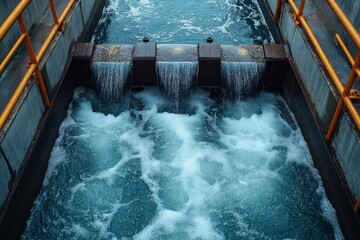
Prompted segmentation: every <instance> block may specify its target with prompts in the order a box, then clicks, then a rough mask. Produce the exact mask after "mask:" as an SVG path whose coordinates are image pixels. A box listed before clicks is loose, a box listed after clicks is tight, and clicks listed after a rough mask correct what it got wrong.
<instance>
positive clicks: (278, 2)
mask: <svg viewBox="0 0 360 240" xmlns="http://www.w3.org/2000/svg"><path fill="white" fill-rule="evenodd" d="M282 1H283V0H278V1H277V3H276V9H275V13H274V22H277V21H278V20H279V16H280V13H281V8H282Z"/></svg>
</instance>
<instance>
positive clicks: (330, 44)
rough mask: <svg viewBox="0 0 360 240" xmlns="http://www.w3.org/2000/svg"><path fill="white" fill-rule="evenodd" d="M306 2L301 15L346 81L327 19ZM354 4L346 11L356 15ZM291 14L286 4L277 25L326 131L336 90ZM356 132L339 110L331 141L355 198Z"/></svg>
mask: <svg viewBox="0 0 360 240" xmlns="http://www.w3.org/2000/svg"><path fill="white" fill-rule="evenodd" d="M268 2H269V5H270V6H271V9H272V10H273V11H274V10H275V6H276V0H269V1H268ZM317 2H319V1H317ZM320 2H321V1H320ZM322 2H325V1H322ZM340 2H344V1H340ZM297 3H299V1H297ZM306 3H307V5H306V8H305V11H304V14H305V16H306V19H307V22H308V23H309V25H310V27H311V28H312V29H313V31H314V33H315V35H316V36H317V38H318V39H319V42H320V44H321V45H322V46H323V48H324V51H325V53H326V54H327V55H328V57H329V59H330V61H331V63H332V64H333V66H334V69H335V71H336V72H337V74H338V76H339V78H340V79H341V80H342V82H343V83H345V81H346V79H347V76H348V74H349V70H350V69H349V66H348V63H347V60H346V59H345V57H344V55H343V54H342V52H341V49H340V47H339V46H337V45H336V43H335V41H334V39H333V34H332V32H331V29H330V28H329V27H328V26H327V24H325V22H326V21H325V22H324V21H322V19H324V18H323V17H322V16H321V15H320V12H319V9H322V8H321V7H319V8H316V7H315V5H314V4H313V2H311V1H306ZM323 4H326V3H323ZM348 4H350V5H353V4H354V3H353V2H351V3H350V2H349V3H348ZM357 5H360V3H357V4H355V5H354V9H352V10H351V11H350V10H349V13H350V15H352V14H355V13H353V12H356V11H357V10H355V9H357ZM291 14H292V10H291V8H290V6H289V5H288V4H287V3H286V4H285V6H284V8H283V11H282V13H281V17H280V21H279V28H280V31H281V33H282V37H283V39H284V41H285V42H287V44H288V46H289V48H290V50H291V55H292V58H293V60H294V62H295V64H296V67H297V69H298V71H299V73H300V75H301V78H302V79H303V82H302V83H300V84H301V85H302V88H303V90H304V94H305V95H306V96H307V98H308V102H309V104H310V108H311V110H312V113H313V115H314V116H315V118H316V120H317V122H318V125H319V127H320V129H321V131H322V132H323V133H326V132H327V130H328V127H329V124H330V122H331V119H332V117H333V114H334V112H335V108H336V105H337V101H338V99H339V93H338V92H337V90H336V88H335V86H334V84H333V82H332V80H331V79H330V77H329V75H328V73H327V72H326V70H325V69H324V67H323V65H322V63H321V62H320V60H319V58H318V57H317V54H316V53H315V51H314V48H313V47H312V45H311V43H309V40H308V38H307V36H306V34H305V33H304V31H303V30H302V28H301V26H296V25H295V24H294V21H293V19H292V17H291ZM327 17H328V16H327ZM355 22H356V24H358V25H359V24H360V22H359V21H356V20H355V21H354V23H355ZM326 23H328V22H326ZM334 24H335V23H334ZM337 25H338V24H337ZM333 27H337V26H333ZM359 135H360V134H359V130H358V129H357V128H356V127H354V126H353V124H352V120H351V119H349V117H348V116H347V115H344V113H342V118H341V121H340V122H339V123H338V125H337V128H336V129H335V133H334V135H333V137H332V139H331V141H330V144H331V146H332V148H333V150H334V153H335V155H336V158H337V160H338V161H339V165H340V166H341V168H342V171H343V172H344V174H345V179H346V181H347V184H348V186H349V188H350V190H351V193H352V195H353V197H354V198H358V197H359V196H360V181H359V174H360V165H359V153H360V137H359ZM356 164H357V165H356Z"/></svg>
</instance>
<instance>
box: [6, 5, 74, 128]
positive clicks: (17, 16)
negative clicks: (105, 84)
mask: <svg viewBox="0 0 360 240" xmlns="http://www.w3.org/2000/svg"><path fill="white" fill-rule="evenodd" d="M31 1H32V0H21V1H20V2H19V4H18V5H17V6H16V7H15V8H14V10H13V11H12V12H11V13H10V15H9V16H8V17H7V18H6V19H5V21H4V22H3V23H2V25H0V41H2V40H3V39H4V38H5V36H6V34H7V33H8V32H9V30H10V28H11V27H12V26H13V25H14V23H15V22H16V21H18V23H19V25H20V29H21V32H22V34H21V35H20V37H19V38H18V39H17V41H16V43H15V44H14V45H13V47H12V48H11V49H10V51H9V52H8V54H7V55H6V56H5V59H4V60H3V61H0V72H2V71H3V70H4V69H5V67H6V66H7V64H8V63H9V62H10V61H11V58H12V57H13V56H14V54H15V53H16V51H17V49H18V48H19V47H20V45H21V44H22V43H23V42H24V43H25V46H26V49H27V51H28V54H29V57H30V65H29V66H28V68H27V70H26V72H25V75H24V76H23V78H22V79H21V81H20V83H19V85H18V86H17V88H16V90H15V91H14V93H13V95H12V96H11V98H10V100H9V102H8V103H7V105H6V106H5V108H4V110H3V112H2V113H1V114H0V129H1V128H2V127H3V126H4V124H5V122H6V121H7V119H8V117H9V116H10V113H11V111H12V110H13V108H14V106H15V104H16V102H17V101H18V99H19V98H20V96H21V94H22V92H23V91H24V89H25V87H26V84H27V83H28V81H29V80H30V78H31V77H32V75H34V76H35V79H36V81H37V83H38V85H39V88H40V92H41V94H42V97H43V101H44V104H45V105H46V106H47V107H49V106H50V101H49V98H48V95H47V92H46V88H45V84H44V80H43V78H42V75H41V71H40V68H39V62H40V61H41V59H42V58H43V56H44V54H45V52H46V50H47V49H48V47H49V46H50V44H51V42H52V41H53V39H54V37H55V35H56V33H57V31H58V30H61V31H63V30H64V28H65V25H64V22H65V18H66V17H67V15H68V13H69V12H70V10H71V8H72V7H73V6H74V4H75V3H76V2H77V1H78V0H68V3H67V5H66V6H65V8H64V10H63V12H62V13H61V15H60V17H58V15H57V12H56V8H55V4H54V0H49V4H50V8H51V12H52V15H53V19H54V26H53V28H52V29H51V31H50V33H49V35H48V37H47V38H46V40H45V42H44V43H43V45H42V47H41V48H40V50H39V52H38V53H37V54H35V52H34V49H33V45H32V43H31V40H30V37H29V34H28V31H27V28H26V24H25V21H24V19H23V17H22V16H21V14H22V12H23V11H24V10H25V9H26V8H27V7H28V5H29V4H30V3H31Z"/></svg>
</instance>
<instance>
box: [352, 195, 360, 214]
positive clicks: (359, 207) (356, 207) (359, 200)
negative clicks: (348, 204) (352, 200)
mask: <svg viewBox="0 0 360 240" xmlns="http://www.w3.org/2000/svg"><path fill="white" fill-rule="evenodd" d="M353 210H354V212H355V213H357V212H358V211H359V210H360V198H359V199H358V200H357V203H356V204H355V206H354V209H353Z"/></svg>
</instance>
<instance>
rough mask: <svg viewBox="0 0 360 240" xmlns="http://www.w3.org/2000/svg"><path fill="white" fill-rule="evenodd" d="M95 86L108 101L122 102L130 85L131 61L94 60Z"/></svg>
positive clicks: (92, 66) (97, 91)
mask: <svg viewBox="0 0 360 240" xmlns="http://www.w3.org/2000/svg"><path fill="white" fill-rule="evenodd" d="M91 69H92V72H93V75H94V81H93V88H94V89H95V92H96V93H97V94H98V96H99V98H100V99H101V100H104V101H108V102H122V101H124V97H125V94H126V92H127V91H128V90H129V87H130V73H131V63H130V62H93V63H92V64H91Z"/></svg>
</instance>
